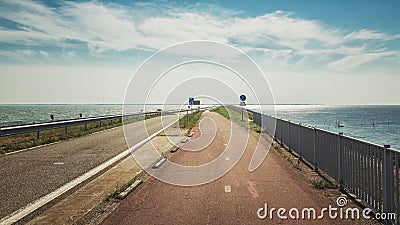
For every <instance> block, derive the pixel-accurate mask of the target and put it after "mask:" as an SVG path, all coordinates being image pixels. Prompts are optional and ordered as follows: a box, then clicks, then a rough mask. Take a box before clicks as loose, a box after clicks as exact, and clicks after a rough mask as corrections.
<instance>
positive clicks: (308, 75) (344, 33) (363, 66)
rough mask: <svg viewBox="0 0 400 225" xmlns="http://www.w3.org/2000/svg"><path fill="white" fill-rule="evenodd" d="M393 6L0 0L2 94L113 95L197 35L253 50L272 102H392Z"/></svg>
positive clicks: (69, 99) (398, 21)
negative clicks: (160, 54)
mask: <svg viewBox="0 0 400 225" xmlns="http://www.w3.org/2000/svg"><path fill="white" fill-rule="evenodd" d="M399 9H400V2H399V1H372V0H368V1H358V0H357V1H325V0H324V1H322V0H321V1H311V0H307V1H299V0H293V1H277V0H275V1H272V0H271V1H255V0H249V1H201V2H199V1H156V2H154V1H153V2H144V1H29V0H27V1H13V0H0V79H1V80H0V81H1V82H0V103H121V102H122V101H123V97H124V92H125V89H126V86H127V84H128V83H129V79H130V77H131V76H132V74H133V72H134V71H135V69H136V68H137V67H138V66H139V65H140V64H141V63H142V62H143V61H144V60H145V59H146V58H147V57H149V56H150V55H151V54H153V53H154V52H156V51H158V50H160V49H162V48H165V47H167V46H169V45H172V44H176V43H179V42H182V41H190V40H199V39H201V40H212V41H218V42H222V43H226V44H229V45H232V46H234V47H236V48H238V49H240V50H241V51H243V52H245V53H246V54H248V55H249V56H250V57H252V58H253V59H254V61H255V62H256V63H257V64H258V65H259V66H260V68H261V69H262V70H263V72H264V73H265V74H266V76H267V79H268V80H269V82H270V85H271V88H272V91H273V93H274V96H275V100H276V102H277V103H322V104H400V98H399V96H400V92H399V91H398V88H397V84H398V83H400V74H399V71H400V65H399V63H398V62H400V30H399V27H400V14H399V13H398V11H399ZM93 79H95V80H96V85H93ZM283 87H284V88H283ZM10 93H12V94H10ZM104 99H105V100H104Z"/></svg>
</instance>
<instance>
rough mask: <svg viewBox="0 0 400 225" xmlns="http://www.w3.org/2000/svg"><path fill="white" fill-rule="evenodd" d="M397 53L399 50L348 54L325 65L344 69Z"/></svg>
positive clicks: (338, 69)
mask: <svg viewBox="0 0 400 225" xmlns="http://www.w3.org/2000/svg"><path fill="white" fill-rule="evenodd" d="M398 54H399V52H374V53H362V54H357V55H348V56H345V57H343V58H341V59H339V60H337V61H333V62H331V63H329V64H328V66H327V67H328V68H330V69H333V70H337V71H346V70H351V69H353V68H356V67H358V66H360V65H362V64H364V63H367V62H371V61H374V60H377V59H380V58H383V57H388V56H396V55H398Z"/></svg>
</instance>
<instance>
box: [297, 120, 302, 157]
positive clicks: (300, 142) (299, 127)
mask: <svg viewBox="0 0 400 225" xmlns="http://www.w3.org/2000/svg"><path fill="white" fill-rule="evenodd" d="M300 127H301V123H299V126H298V127H297V129H298V135H299V136H298V137H297V138H298V139H299V149H298V151H299V152H298V153H299V159H300V160H301V140H300V130H301V129H300Z"/></svg>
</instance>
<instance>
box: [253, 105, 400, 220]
mask: <svg viewBox="0 0 400 225" xmlns="http://www.w3.org/2000/svg"><path fill="white" fill-rule="evenodd" d="M248 111H249V112H250V113H252V114H253V121H254V123H256V124H257V125H259V126H260V127H262V128H263V132H265V133H267V134H269V135H270V136H272V137H273V138H274V139H275V140H276V141H278V142H279V143H280V144H281V145H282V146H284V147H285V148H286V149H288V151H295V152H296V153H297V154H298V155H299V156H300V157H301V158H303V159H305V160H306V161H308V163H310V164H312V166H314V168H315V169H316V170H318V169H319V170H322V171H324V172H325V173H326V174H328V175H329V176H331V177H332V178H334V179H335V180H336V181H337V182H338V183H339V184H340V185H341V187H343V188H345V189H347V190H348V191H350V192H351V193H353V194H355V195H356V196H357V197H359V198H360V199H362V200H363V201H364V202H365V203H367V204H368V205H369V206H371V208H373V209H375V210H376V211H377V212H380V213H382V212H385V213H395V214H396V216H395V219H392V220H390V221H391V222H392V223H394V224H400V223H399V217H400V202H399V201H400V200H399V199H400V196H399V195H400V188H399V186H400V176H399V167H400V151H398V150H395V149H391V148H390V146H389V145H385V146H380V145H377V144H373V143H369V142H367V141H363V140H359V139H355V138H352V137H347V136H345V135H343V134H342V133H333V132H330V131H326V130H322V129H318V128H315V127H309V126H305V125H301V124H297V123H293V122H290V121H287V120H283V119H279V118H275V117H272V116H268V115H262V114H260V113H258V112H255V111H252V110H248ZM392 215H393V214H392Z"/></svg>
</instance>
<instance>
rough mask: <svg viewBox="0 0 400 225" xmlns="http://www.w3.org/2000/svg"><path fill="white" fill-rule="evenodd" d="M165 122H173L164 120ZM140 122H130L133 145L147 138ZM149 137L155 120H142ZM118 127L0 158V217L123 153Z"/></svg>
mask: <svg viewBox="0 0 400 225" xmlns="http://www.w3.org/2000/svg"><path fill="white" fill-rule="evenodd" d="M164 119H165V123H166V124H168V122H169V123H170V122H172V121H173V120H175V118H174V117H173V116H166V117H164ZM143 126H144V125H143V121H141V122H136V123H132V124H131V125H130V129H132V130H134V131H135V132H133V133H132V136H130V137H129V141H130V142H131V143H135V142H136V143H137V142H139V141H141V140H143V139H145V138H147V137H148V134H147V132H146V130H145V129H143ZM146 127H147V129H148V131H149V133H150V134H152V133H154V132H156V131H158V130H160V129H161V128H162V127H161V123H160V119H159V118H152V119H149V120H147V121H146ZM127 148H128V147H127V145H126V141H125V137H124V134H123V130H122V127H118V128H114V129H110V130H106V131H102V132H99V133H95V134H92V135H88V136H85V137H81V138H76V139H71V140H68V141H63V142H60V143H57V144H52V145H47V146H43V147H38V148H35V149H32V150H28V151H24V152H19V153H16V154H11V155H5V156H0V165H1V166H0V174H1V179H0V200H1V204H0V218H3V217H4V216H7V215H9V214H10V213H12V212H14V211H15V210H18V209H19V208H21V207H24V206H26V205H27V204H29V203H31V202H32V201H34V200H36V199H38V198H40V197H42V196H45V195H46V194H48V193H50V192H52V191H54V190H55V189H57V188H58V187H60V186H62V185H63V184H65V183H67V182H68V181H70V180H72V179H74V178H76V177H78V176H80V175H81V174H83V173H84V172H87V171H89V170H90V169H92V168H94V167H95V166H97V165H99V164H101V163H102V162H105V161H107V160H108V159H110V158H112V157H113V156H115V155H117V154H119V153H121V152H122V151H124V150H126V149H127Z"/></svg>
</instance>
